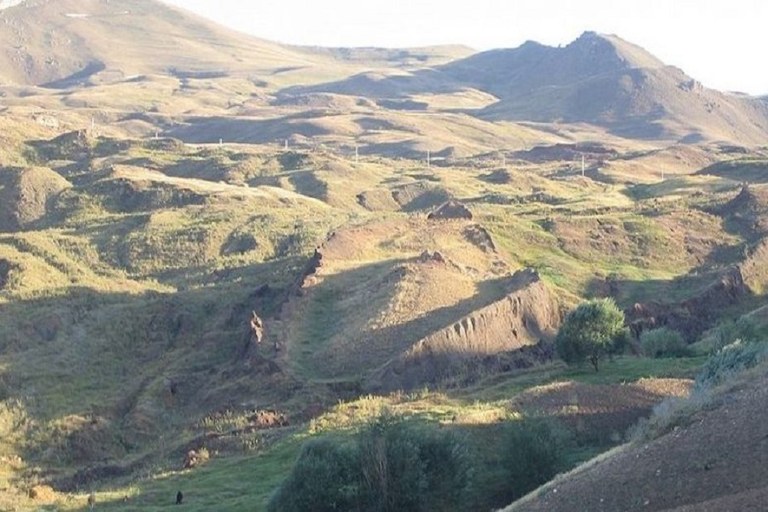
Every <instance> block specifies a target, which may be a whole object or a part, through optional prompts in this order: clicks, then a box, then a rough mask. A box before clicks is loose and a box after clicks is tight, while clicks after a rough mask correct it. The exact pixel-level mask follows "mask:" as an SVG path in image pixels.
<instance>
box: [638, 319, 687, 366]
mask: <svg viewBox="0 0 768 512" xmlns="http://www.w3.org/2000/svg"><path fill="white" fill-rule="evenodd" d="M640 346H641V347H642V349H643V354H645V355H646V356H647V357H654V358H661V357H683V356H686V355H688V353H689V350H688V345H687V344H686V343H685V340H684V339H683V336H682V335H681V334H680V333H679V332H677V331H675V330H672V329H669V328H667V327H660V328H658V329H652V330H650V331H645V332H643V333H642V334H641V335H640Z"/></svg>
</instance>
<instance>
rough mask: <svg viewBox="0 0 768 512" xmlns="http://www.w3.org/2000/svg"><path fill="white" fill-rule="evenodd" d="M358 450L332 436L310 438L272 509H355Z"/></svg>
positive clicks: (326, 511)
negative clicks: (331, 437)
mask: <svg viewBox="0 0 768 512" xmlns="http://www.w3.org/2000/svg"><path fill="white" fill-rule="evenodd" d="M358 473H359V469H358V466H357V452H356V450H355V447H353V446H349V445H347V444H345V443H343V442H339V441H337V440H334V439H330V438H319V439H312V440H310V441H307V442H306V443H305V444H304V446H303V447H302V449H301V454H300V455H299V458H298V459H297V460H296V463H295V464H294V466H293V470H292V471H291V474H290V475H289V476H288V478H286V479H285V481H284V482H283V483H282V485H281V486H280V487H279V488H278V489H277V491H276V492H275V494H274V495H273V496H272V499H271V500H270V502H269V505H268V507H267V510H268V511H269V512H278V511H280V512H304V511H306V510H313V511H317V512H333V511H348V510H355V507H356V501H357V493H358V488H357V479H358Z"/></svg>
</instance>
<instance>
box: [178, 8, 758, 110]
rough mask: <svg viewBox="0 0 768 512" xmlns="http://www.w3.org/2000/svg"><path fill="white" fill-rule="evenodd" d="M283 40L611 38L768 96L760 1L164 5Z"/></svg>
mask: <svg viewBox="0 0 768 512" xmlns="http://www.w3.org/2000/svg"><path fill="white" fill-rule="evenodd" d="M165 1H166V3H170V4H174V5H177V6H180V7H184V8H186V9H188V10H190V11H193V12H196V13H198V14H201V15H203V16H205V17H207V18H210V19H213V20H215V21H218V22H219V23H222V24H224V25H227V26H229V27H232V28H235V29H237V30H240V31H242V32H247V33H249V34H253V35H256V36H258V37H261V38H264V39H270V40H273V41H278V42H282V43H289V44H297V45H312V46H383V47H398V48H402V47H414V46H428V45H436V44H463V45H466V46H470V47H472V48H474V49H477V50H488V49H492V48H514V47H517V46H519V45H520V44H522V43H524V42H525V41H527V40H534V41H538V42H540V43H544V44H549V45H553V46H557V45H560V44H563V45H564V44H568V43H569V42H570V41H572V40H573V39H575V38H576V37H578V36H579V34H581V33H582V32H584V31H586V30H593V31H596V32H599V33H604V34H616V35H618V36H620V37H622V38H623V39H625V40H627V41H630V42H632V43H635V44H638V45H640V46H642V47H643V48H645V49H646V50H648V51H650V52H651V53H653V54H654V55H655V56H656V57H658V58H660V59H661V60H662V61H664V62H665V63H667V64H671V65H674V66H677V67H679V68H681V69H683V71H685V72H686V73H687V74H688V75H690V76H692V77H693V78H695V79H697V80H699V81H701V82H702V83H704V85H706V86H708V87H713V88H716V89H720V90H725V91H740V92H746V93H750V94H756V95H758V94H759V95H762V94H768V64H766V60H765V56H764V52H765V50H766V49H768V26H766V25H768V1H766V0H612V1H611V0H399V1H398V0H386V1H382V0H261V1H258V0H253V1H247V0H165Z"/></svg>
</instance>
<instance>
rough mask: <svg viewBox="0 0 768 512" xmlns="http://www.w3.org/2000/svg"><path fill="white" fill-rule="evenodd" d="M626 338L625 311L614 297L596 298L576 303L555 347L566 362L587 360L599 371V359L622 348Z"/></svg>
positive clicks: (559, 333)
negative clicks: (617, 304)
mask: <svg viewBox="0 0 768 512" xmlns="http://www.w3.org/2000/svg"><path fill="white" fill-rule="evenodd" d="M627 337H628V330H627V328H626V327H625V326H624V313H623V312H622V311H621V310H620V309H619V308H618V307H617V306H616V303H615V302H614V301H613V299H595V300H590V301H587V302H583V303H582V304H579V306H578V307H577V308H576V309H574V310H573V311H571V312H570V313H569V314H568V316H566V318H565V320H564V321H563V325H562V327H560V331H558V333H557V337H556V338H555V346H556V348H557V353H558V355H559V356H560V357H561V358H562V359H563V360H564V361H565V362H566V363H568V364H580V363H583V362H584V361H585V360H589V362H590V363H591V364H592V366H593V367H594V368H595V371H598V370H599V364H600V359H602V358H603V357H604V356H605V355H607V354H614V353H618V352H620V351H621V350H623V348H624V345H625V343H626V340H627Z"/></svg>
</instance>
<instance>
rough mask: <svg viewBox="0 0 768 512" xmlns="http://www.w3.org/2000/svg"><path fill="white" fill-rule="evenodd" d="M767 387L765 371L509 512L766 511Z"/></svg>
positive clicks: (570, 476)
mask: <svg viewBox="0 0 768 512" xmlns="http://www.w3.org/2000/svg"><path fill="white" fill-rule="evenodd" d="M767 383H768V374H766V371H765V368H763V370H762V372H760V374H758V375H753V376H750V379H749V382H748V383H747V382H744V383H742V384H741V385H739V386H733V387H732V388H731V389H726V390H723V391H721V392H720V393H719V394H718V396H717V397H716V398H712V399H710V404H709V405H708V406H707V407H705V408H704V409H703V410H700V411H698V412H696V413H694V414H693V415H692V416H691V417H689V418H685V420H684V421H683V422H682V423H681V424H679V425H677V426H675V427H674V428H672V429H671V431H668V432H666V433H665V434H664V435H662V436H660V437H659V438H658V439H654V440H652V441H650V442H643V443H637V444H634V445H629V446H626V447H623V448H622V449H619V450H617V451H615V452H613V453H610V454H608V455H607V456H605V457H603V458H601V459H600V460H597V461H595V462H593V463H589V464H587V465H585V466H584V467H582V468H579V469H576V470H574V471H573V472H571V473H570V474H568V475H567V477H563V478H558V479H557V480H556V481H554V482H552V483H551V484H549V485H548V486H546V487H545V488H543V489H540V490H538V491H536V493H535V496H534V495H531V496H529V497H527V498H525V499H524V500H521V502H520V503H518V504H515V505H513V506H511V507H509V508H507V509H505V512H522V511H538V510H542V511H543V510H546V511H548V512H550V511H551V512H557V511H561V510H562V511H565V510H568V511H570V510H574V508H576V509H579V510H590V511H595V512H600V511H606V512H607V511H614V510H623V511H627V512H630V511H635V510H649V511H667V512H672V511H675V512H684V511H693V510H696V511H706V512H717V511H723V512H725V511H731V510H760V509H761V508H762V507H763V506H764V504H765V499H766V497H768V488H766V477H767V475H766V470H765V464H764V452H763V450H762V447H763V445H764V443H765V434H764V426H765V421H766V417H765V408H764V407H763V404H764V403H765V400H766V384H767Z"/></svg>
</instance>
